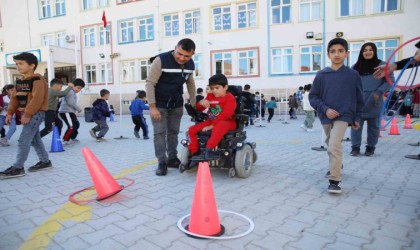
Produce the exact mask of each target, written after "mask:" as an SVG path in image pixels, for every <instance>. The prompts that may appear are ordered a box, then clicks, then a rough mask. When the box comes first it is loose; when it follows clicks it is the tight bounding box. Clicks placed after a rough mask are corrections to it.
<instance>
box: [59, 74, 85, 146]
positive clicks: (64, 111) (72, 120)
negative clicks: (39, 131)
mask: <svg viewBox="0 0 420 250" xmlns="http://www.w3.org/2000/svg"><path fill="white" fill-rule="evenodd" d="M84 87H85V82H84V81H83V80H82V79H79V78H77V79H75V80H74V81H73V89H72V90H71V91H70V92H69V93H68V94H67V95H66V96H65V97H64V98H62V100H61V105H60V109H59V113H60V117H61V119H63V121H64V122H65V123H66V125H67V130H66V133H65V134H64V137H63V141H64V144H65V145H68V144H70V140H71V142H72V143H78V142H79V140H77V139H76V137H77V135H78V134H79V131H78V130H79V127H80V123H79V120H78V119H77V116H76V112H78V113H80V112H82V109H81V108H80V107H79V106H77V96H76V94H77V93H79V92H80V91H81V90H82V89H83V88H84Z"/></svg>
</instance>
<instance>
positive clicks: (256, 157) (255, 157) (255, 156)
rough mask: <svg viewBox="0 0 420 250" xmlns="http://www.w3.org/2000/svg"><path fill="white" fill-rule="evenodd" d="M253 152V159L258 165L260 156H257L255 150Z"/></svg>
mask: <svg viewBox="0 0 420 250" xmlns="http://www.w3.org/2000/svg"><path fill="white" fill-rule="evenodd" d="M252 151H253V155H252V157H253V158H252V159H253V160H254V162H253V163H256V162H257V159H258V155H257V152H255V149H254V150H252Z"/></svg>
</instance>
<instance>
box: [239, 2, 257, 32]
mask: <svg viewBox="0 0 420 250" xmlns="http://www.w3.org/2000/svg"><path fill="white" fill-rule="evenodd" d="M256 9H257V4H256V3H255V2H254V3H246V4H241V5H238V28H249V27H255V26H257V10H256Z"/></svg>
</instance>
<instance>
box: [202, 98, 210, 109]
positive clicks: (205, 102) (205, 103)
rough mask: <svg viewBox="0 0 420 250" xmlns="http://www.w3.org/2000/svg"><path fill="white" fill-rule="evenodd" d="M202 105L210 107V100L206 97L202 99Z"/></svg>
mask: <svg viewBox="0 0 420 250" xmlns="http://www.w3.org/2000/svg"><path fill="white" fill-rule="evenodd" d="M200 105H201V106H203V107H205V108H208V107H210V102H209V101H208V100H206V99H203V100H201V101H200Z"/></svg>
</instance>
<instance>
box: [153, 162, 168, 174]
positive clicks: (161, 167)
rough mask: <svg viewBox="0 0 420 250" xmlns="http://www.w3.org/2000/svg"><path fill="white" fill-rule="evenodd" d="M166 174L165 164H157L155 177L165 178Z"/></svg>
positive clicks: (166, 167)
mask: <svg viewBox="0 0 420 250" xmlns="http://www.w3.org/2000/svg"><path fill="white" fill-rule="evenodd" d="M167 173H168V166H166V163H159V165H158V168H157V169H156V175H157V176H165V175H166V174H167Z"/></svg>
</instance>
